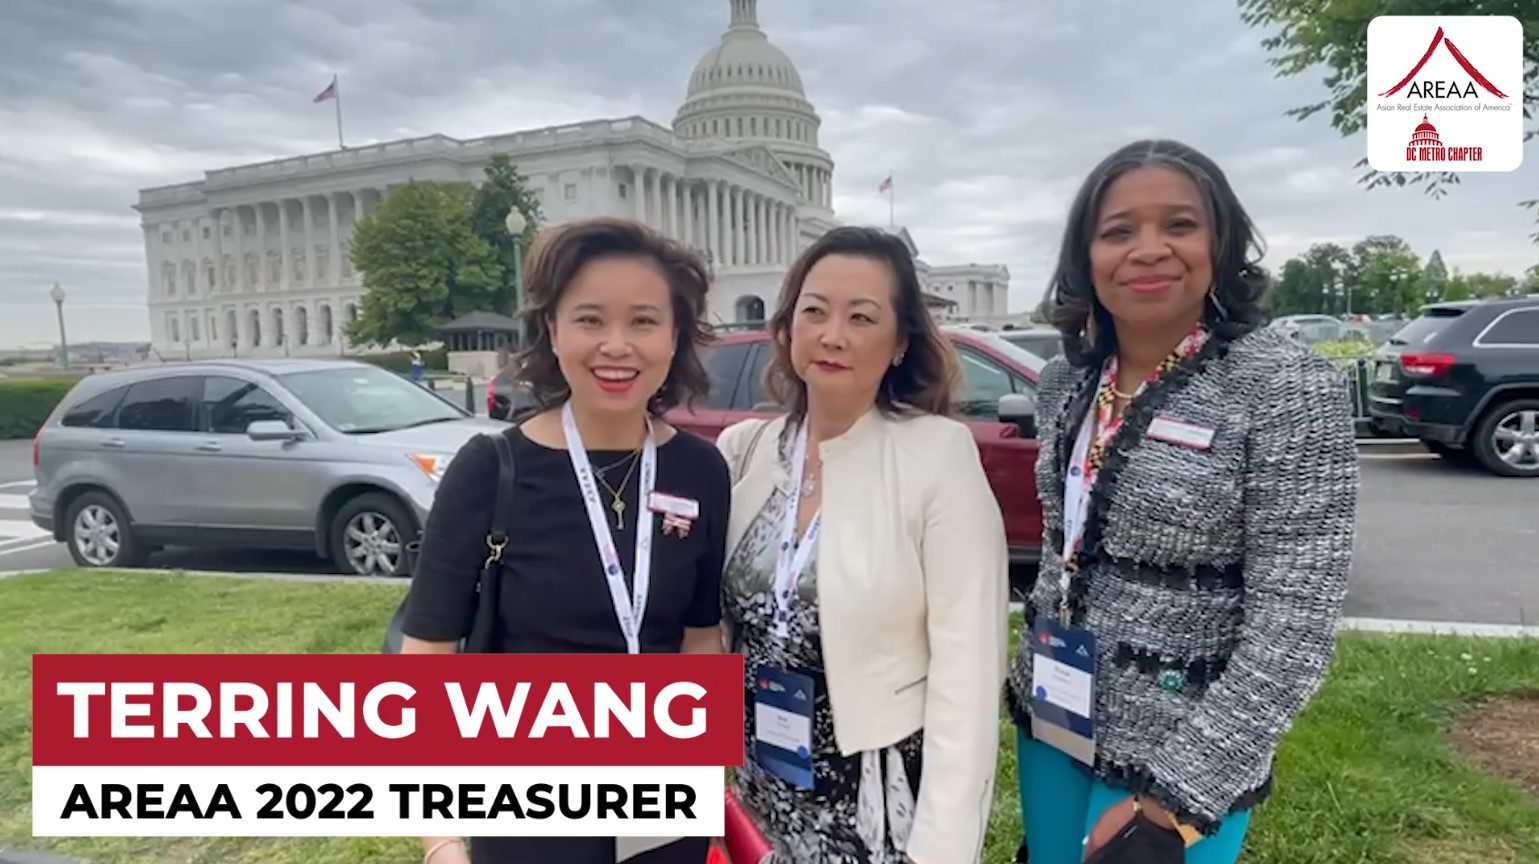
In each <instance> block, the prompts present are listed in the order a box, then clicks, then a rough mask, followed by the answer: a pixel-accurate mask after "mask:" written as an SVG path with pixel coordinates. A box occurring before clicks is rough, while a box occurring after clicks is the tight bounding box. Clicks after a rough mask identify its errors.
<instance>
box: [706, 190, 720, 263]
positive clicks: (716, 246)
mask: <svg viewBox="0 0 1539 864" xmlns="http://www.w3.org/2000/svg"><path fill="white" fill-rule="evenodd" d="M720 191H721V184H719V183H717V182H716V181H715V180H707V181H705V244H706V248H707V249H709V250H710V252H711V261H712V262H713V263H715V264H716V265H718V266H719V265H720V264H721V263H722V260H721V213H720V212H719V211H720V208H719V207H717V205H716V195H717V193H718V192H720Z"/></svg>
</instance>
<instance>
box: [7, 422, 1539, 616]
mask: <svg viewBox="0 0 1539 864" xmlns="http://www.w3.org/2000/svg"><path fill="white" fill-rule="evenodd" d="M1362 454H1363V458H1362V469H1363V492H1362V502H1361V506H1360V509H1359V515H1358V532H1357V555H1356V560H1355V567H1354V572H1353V579H1352V590H1351V595H1350V597H1349V599H1348V603H1347V614H1349V615H1353V616H1360V617H1372V618H1403V619H1415V620H1426V621H1451V622H1455V621H1456V622H1479V623H1492V624H1526V625H1534V624H1539V564H1536V563H1535V562H1539V482H1534V481H1529V480H1510V479H1503V478H1498V477H1492V476H1489V475H1486V474H1484V473H1481V472H1478V471H1473V470H1469V469H1462V468H1457V467H1454V466H1452V465H1450V464H1448V463H1446V462H1444V461H1442V460H1440V459H1438V458H1437V457H1435V456H1431V455H1428V454H1426V453H1424V452H1423V451H1422V450H1421V448H1420V447H1419V446H1417V445H1414V444H1395V443H1391V444H1380V445H1371V446H1365V447H1364V448H1362ZM31 476H32V464H31V442H28V441H4V442H0V571H13V570H30V569H47V568H54V567H67V566H71V561H70V556H69V553H68V552H67V551H66V550H65V548H64V546H63V545H62V544H59V543H55V542H53V541H52V539H51V538H49V537H47V536H43V534H42V532H41V531H38V530H37V529H36V528H34V527H32V525H31V523H30V521H28V518H27V512H26V501H25V494H26V492H27V490H28V489H29V488H30V485H31ZM150 564H151V565H152V566H156V567H172V568H186V569H199V570H220V571H236V572H264V573H266V572H278V573H316V574H321V573H328V572H331V567H330V565H329V564H327V563H326V562H323V561H321V560H319V559H317V558H315V557H313V556H310V555H307V554H305V553H294V552H250V551H239V552H237V551H225V550H191V549H168V550H165V551H163V552H160V553H158V554H156V555H155V556H153V557H152V558H151V560H150Z"/></svg>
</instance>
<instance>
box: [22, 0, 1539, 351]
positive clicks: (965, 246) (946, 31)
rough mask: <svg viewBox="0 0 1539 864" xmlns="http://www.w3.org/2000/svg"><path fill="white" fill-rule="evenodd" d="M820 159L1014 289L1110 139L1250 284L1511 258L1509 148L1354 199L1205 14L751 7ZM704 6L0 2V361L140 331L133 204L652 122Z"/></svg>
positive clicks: (789, 3) (671, 89)
mask: <svg viewBox="0 0 1539 864" xmlns="http://www.w3.org/2000/svg"><path fill="white" fill-rule="evenodd" d="M759 7H760V8H759V20H760V23H761V24H762V25H763V27H764V29H765V30H766V31H768V33H769V34H770V38H771V39H772V40H774V41H775V42H776V43H777V44H778V45H780V47H781V48H783V49H784V50H785V51H786V52H787V53H788V54H789V55H790V56H791V58H792V59H793V60H794V61H795V62H796V64H797V66H798V67H799V69H800V70H801V73H802V78H803V80H804V82H805V84H806V88H807V93H808V98H809V99H811V101H812V102H813V104H814V105H815V106H816V108H817V109H818V111H819V113H820V114H821V115H822V118H823V129H822V144H823V146H824V147H825V148H826V149H827V150H828V151H829V152H830V153H831V154H832V155H833V157H834V161H835V164H836V168H835V175H834V177H835V179H834V183H835V195H834V203H835V208H836V210H837V212H838V213H839V215H840V217H841V218H842V219H844V220H845V221H848V222H873V223H885V222H886V221H887V204H886V200H885V198H883V197H882V196H881V195H880V194H879V193H878V192H877V185H878V183H880V182H881V179H882V178H883V177H884V176H885V175H886V173H887V171H888V170H889V169H891V170H894V171H895V172H896V178H897V179H896V187H897V190H896V191H897V210H898V221H900V222H902V223H905V224H907V225H908V226H909V227H910V228H911V230H912V231H913V233H914V236H915V238H916V241H917V242H918V244H919V246H920V251H921V253H922V254H924V256H925V257H926V258H927V259H928V260H930V261H931V262H932V263H961V262H968V261H976V262H1002V263H1004V264H1006V265H1008V266H1009V268H1010V272H1011V286H1012V289H1011V294H1012V308H1013V309H1023V308H1025V307H1026V306H1027V305H1028V304H1029V303H1030V302H1031V301H1032V300H1034V299H1035V298H1036V297H1038V296H1040V293H1041V287H1042V285H1043V282H1044V280H1045V278H1046V274H1047V269H1048V263H1049V262H1050V260H1051V259H1052V257H1053V255H1054V252H1055V246H1056V243H1057V239H1058V233H1059V229H1060V223H1061V220H1062V217H1063V214H1064V212H1065V210H1066V208H1067V204H1068V200H1069V197H1070V196H1071V194H1072V192H1073V190H1074V188H1075V186H1076V184H1077V183H1078V181H1079V179H1080V178H1081V177H1082V176H1083V175H1084V173H1085V172H1086V170H1088V169H1089V168H1090V167H1091V166H1092V165H1093V164H1094V163H1095V162H1096V161H1097V160H1098V159H1099V158H1100V157H1101V156H1103V155H1105V154H1106V153H1107V152H1109V151H1110V150H1112V149H1114V148H1115V147H1116V146H1117V145H1118V144H1120V143H1123V142H1125V141H1127V140H1129V139H1132V138H1134V137H1144V136H1154V135H1157V136H1162V137H1173V138H1179V139H1183V140H1185V141H1187V142H1189V143H1191V144H1193V145H1195V146H1197V147H1199V148H1201V149H1203V150H1205V151H1207V152H1208V153H1209V154H1210V155H1212V156H1213V157H1214V158H1215V159H1216V160H1217V161H1218V162H1219V163H1220V165H1222V166H1223V167H1224V168H1225V169H1226V171H1227V172H1228V173H1229V175H1230V178H1231V181H1232V182H1233V184H1234V185H1235V187H1236V188H1237V190H1238V192H1239V194H1240V196H1241V198H1242V200H1243V201H1244V202H1245V203H1246V205H1247V207H1248V208H1249V209H1250V211H1251V214H1252V216H1253V217H1254V218H1255V219H1256V221H1257V222H1258V224H1259V225H1260V227H1261V229H1262V232H1263V233H1264V235H1265V236H1266V238H1267V240H1268V242H1269V245H1270V248H1271V253H1270V254H1269V256H1268V259H1267V262H1268V263H1269V264H1270V265H1272V266H1274V267H1276V266H1279V265H1280V264H1281V262H1282V261H1284V260H1286V258H1287V257H1288V256H1290V255H1292V254H1295V253H1297V252H1299V251H1302V250H1303V249H1304V248H1306V247H1307V246H1308V245H1309V244H1311V243H1315V242H1323V241H1336V242H1340V243H1351V242H1354V241H1356V240H1357V239H1360V238H1361V237H1363V236H1364V235H1366V234H1370V233H1391V234H1399V235H1401V236H1403V237H1405V238H1406V239H1407V240H1408V241H1410V243H1411V245H1412V246H1413V247H1414V248H1415V250H1416V251H1417V252H1418V253H1419V254H1420V255H1422V256H1424V257H1425V256H1426V255H1428V254H1430V253H1431V252H1432V251H1433V250H1434V249H1440V250H1441V251H1442V253H1443V256H1444V258H1445V260H1447V262H1448V264H1449V266H1450V267H1459V268H1462V269H1464V270H1467V271H1468V270H1495V271H1506V272H1510V273H1514V274H1518V273H1521V272H1522V271H1523V270H1524V269H1525V268H1526V267H1528V266H1530V265H1531V264H1533V263H1535V262H1536V261H1539V247H1535V246H1533V245H1532V244H1531V243H1530V242H1529V240H1528V239H1527V235H1528V234H1529V232H1530V231H1531V230H1532V224H1531V221H1532V220H1531V214H1529V213H1527V212H1526V211H1523V210H1520V209H1519V208H1517V207H1516V206H1515V202H1516V201H1517V200H1519V199H1520V198H1524V197H1532V196H1533V194H1534V190H1535V189H1539V164H1536V163H1539V159H1535V158H1534V153H1533V152H1532V148H1531V147H1530V149H1529V152H1528V153H1527V154H1526V155H1527V156H1528V159H1527V161H1526V164H1525V165H1524V167H1523V168H1522V169H1520V170H1519V171H1518V172H1515V173H1512V174H1467V175H1465V177H1464V182H1463V183H1462V185H1461V186H1460V187H1457V188H1455V189H1454V191H1453V192H1452V194H1451V195H1449V196H1448V197H1447V198H1444V199H1443V200H1441V201H1434V200H1432V199H1431V198H1429V197H1427V196H1425V195H1424V194H1422V193H1421V192H1420V191H1418V190H1375V191H1372V192H1369V191H1365V190H1364V189H1362V188H1361V187H1360V186H1358V185H1357V184H1355V183H1354V179H1355V177H1356V175H1357V171H1356V169H1355V168H1354V164H1355V162H1356V161H1357V160H1358V159H1359V158H1360V157H1361V156H1362V154H1363V152H1364V141H1363V139H1362V138H1361V137H1357V138H1353V139H1348V140H1342V139H1340V138H1339V137H1338V136H1337V135H1336V133H1335V132H1334V130H1332V129H1331V128H1330V127H1329V125H1328V123H1327V121H1326V120H1325V119H1324V118H1323V117H1316V118H1312V119H1311V120H1309V121H1306V122H1299V121H1296V120H1294V119H1292V118H1289V117H1287V116H1284V112H1285V111H1286V110H1288V109H1289V108H1292V107H1295V106H1297V105H1300V104H1303V103H1305V102H1308V101H1311V100H1313V99H1316V98H1318V97H1319V96H1320V95H1321V93H1322V92H1323V89H1322V88H1321V86H1320V85H1319V76H1318V75H1314V76H1308V77H1304V78H1297V79H1290V80H1287V81H1278V80H1275V79H1274V78H1273V75H1272V70H1271V68H1270V67H1269V66H1268V65H1267V64H1266V55H1265V52H1264V51H1263V49H1262V48H1261V44H1260V43H1261V39H1262V38H1263V37H1264V35H1265V34H1264V33H1262V32H1260V31H1256V30H1252V29H1248V28H1246V27H1245V26H1244V25H1242V24H1241V22H1240V20H1239V15H1238V12H1237V10H1236V6H1235V3H1234V2H1233V0H1189V2H1182V3H1149V2H1147V0H1097V2H1094V3H1084V2H1078V0H1033V2H1030V3H1024V2H1020V0H839V2H828V0H761V2H760V4H759ZM727 15H728V5H727V0H648V2H634V0H312V2H305V3H293V2H284V0H264V2H254V0H64V2H59V0H6V2H5V3H4V4H3V8H0V346H11V345H16V344H20V343H28V344H33V343H37V344H49V343H51V342H52V341H53V340H54V338H55V325H54V316H53V308H52V304H51V303H50V302H49V300H48V297H47V292H48V288H49V286H50V285H51V284H52V283H53V282H54V281H56V280H57V281H59V282H61V283H63V285H64V287H65V289H66V290H67V291H68V295H69V300H68V301H67V305H66V309H67V314H68V320H69V328H70V338H71V341H84V340H92V339H143V338H148V332H149V326H148V315H147V312H146V308H145V293H146V289H145V283H146V275H145V264H144V250H143V245H142V234H141V232H140V229H139V227H138V217H137V214H136V213H135V212H134V211H133V210H132V209H130V205H132V203H133V202H134V201H135V200H136V197H137V190H138V189H140V188H142V187H147V186H155V185H159V184H165V183H174V182H181V181H187V180H194V179H197V178H199V177H200V176H201V174H202V172H203V171H205V170H208V169H213V168H219V167H223V166H227V165H231V164H238V163H241V162H246V161H256V160H264V159H271V158H275V157H280V156H289V155H295V154H300V153H306V152H314V151H319V150H324V149H328V148H330V147H332V146H334V144H335V127H334V120H333V114H332V109H331V106H330V105H327V104H322V105H314V104H312V103H311V101H310V99H311V97H312V96H313V95H314V94H315V93H316V92H317V91H319V90H320V89H321V88H322V87H324V86H325V84H326V82H327V81H329V80H330V78H331V75H332V73H333V72H338V73H340V75H341V79H342V87H343V93H344V100H345V101H344V109H345V122H346V124H347V131H348V142H349V144H354V145H356V144H363V143H367V142H370V141H384V140H390V139H393V138H399V137H404V136H409V135H419V134H426V133H433V132H442V133H445V134H448V135H453V136H458V137H474V136H479V135H485V134H491V133H498V132H507V131H513V130H517V129H524V128H532V127H539V126H546V125H551V124H557V123H566V122H572V121H579V120H588V119H595V118H601V117H620V116H626V115H630V114H641V115H642V116H645V117H648V118H650V119H652V120H654V121H657V122H660V123H664V124H667V123H670V122H671V120H672V118H673V113H674V111H675V110H676V109H677V107H678V105H679V103H680V102H681V101H682V99H683V97H684V89H685V85H686V83H687V80H688V77H689V73H690V71H691V70H692V69H693V68H694V64H695V61H696V60H697V59H698V58H699V56H700V55H701V54H702V53H703V52H704V51H705V50H706V49H708V48H709V47H711V46H712V45H714V44H715V43H716V41H717V39H718V38H719V37H720V35H721V33H722V31H723V30H724V29H725V26H726V23H727Z"/></svg>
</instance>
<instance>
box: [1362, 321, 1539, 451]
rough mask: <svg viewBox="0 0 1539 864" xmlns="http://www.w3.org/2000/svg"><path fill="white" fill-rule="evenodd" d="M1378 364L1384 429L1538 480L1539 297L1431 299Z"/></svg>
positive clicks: (1376, 397)
mask: <svg viewBox="0 0 1539 864" xmlns="http://www.w3.org/2000/svg"><path fill="white" fill-rule="evenodd" d="M1373 367H1374V368H1373V382H1372V383H1371V384H1370V385H1369V388H1368V394H1369V412H1370V413H1371V414H1372V415H1373V421H1374V425H1375V426H1376V427H1377V428H1378V429H1379V430H1381V431H1383V432H1387V433H1390V434H1401V435H1406V436H1409V437H1412V438H1419V439H1421V441H1422V443H1423V444H1425V445H1426V447H1427V449H1429V450H1431V451H1432V452H1434V453H1437V454H1438V455H1440V456H1444V457H1446V458H1449V459H1455V460H1458V459H1465V458H1468V457H1471V456H1472V457H1474V458H1475V459H1477V460H1479V462H1480V464H1482V465H1484V466H1485V467H1486V468H1488V469H1490V470H1491V471H1494V472H1495V473H1497V474H1502V475H1505V476H1508V477H1539V295H1529V296H1528V297H1522V298H1516V299H1510V300H1489V301H1484V302H1473V301H1471V302H1461V303H1436V304H1433V305H1431V306H1427V307H1425V308H1423V309H1422V310H1421V316H1420V317H1419V318H1417V319H1416V320H1414V321H1412V322H1411V323H1409V324H1407V325H1406V326H1405V327H1403V328H1401V330H1400V332H1398V333H1396V334H1395V335H1394V336H1392V337H1390V340H1389V342H1388V343H1386V344H1385V345H1384V347H1382V348H1380V349H1379V351H1378V354H1377V355H1375V357H1374V364H1373Z"/></svg>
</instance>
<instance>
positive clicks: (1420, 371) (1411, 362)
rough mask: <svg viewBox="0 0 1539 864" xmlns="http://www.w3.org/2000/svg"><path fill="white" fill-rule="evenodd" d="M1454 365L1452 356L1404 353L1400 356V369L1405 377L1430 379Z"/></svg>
mask: <svg viewBox="0 0 1539 864" xmlns="http://www.w3.org/2000/svg"><path fill="white" fill-rule="evenodd" d="M1453 364H1454V356H1453V355H1452V354H1415V353H1411V352H1406V353H1405V354H1401V355H1400V368H1401V369H1404V370H1405V374H1407V375H1416V376H1418V377H1424V378H1432V377H1435V376H1437V375H1441V374H1443V373H1444V372H1447V371H1448V367H1450V366H1452V365H1453Z"/></svg>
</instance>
